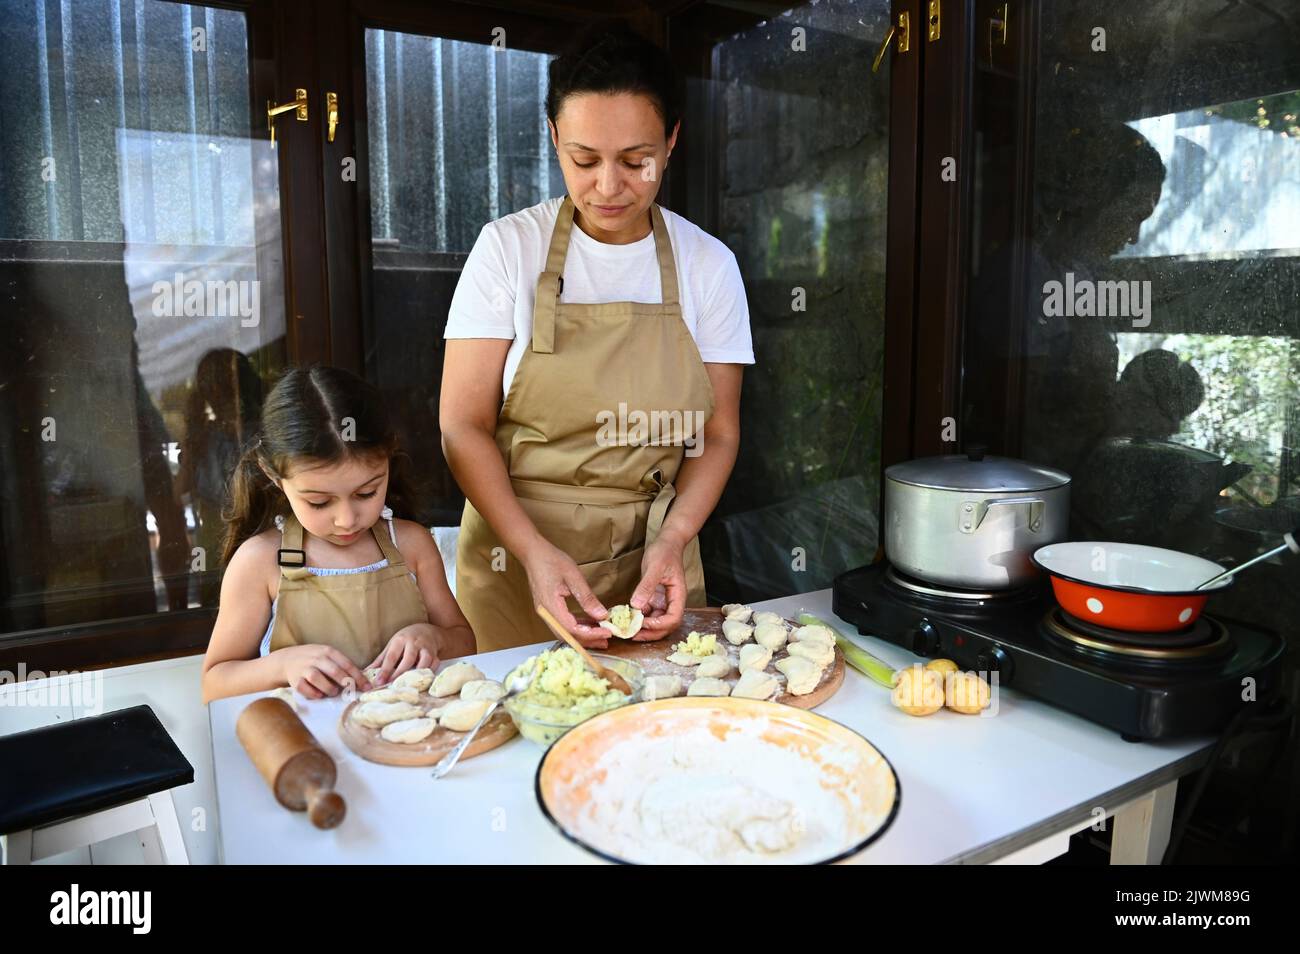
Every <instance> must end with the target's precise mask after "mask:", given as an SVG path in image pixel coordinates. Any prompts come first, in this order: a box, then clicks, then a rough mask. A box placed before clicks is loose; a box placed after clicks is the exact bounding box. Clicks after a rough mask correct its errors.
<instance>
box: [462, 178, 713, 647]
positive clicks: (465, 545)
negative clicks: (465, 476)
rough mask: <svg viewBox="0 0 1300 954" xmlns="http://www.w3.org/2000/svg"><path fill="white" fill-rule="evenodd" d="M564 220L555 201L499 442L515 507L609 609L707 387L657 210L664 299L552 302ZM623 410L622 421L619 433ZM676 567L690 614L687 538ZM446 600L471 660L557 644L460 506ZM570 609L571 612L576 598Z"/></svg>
mask: <svg viewBox="0 0 1300 954" xmlns="http://www.w3.org/2000/svg"><path fill="white" fill-rule="evenodd" d="M573 214H574V209H573V202H572V201H571V200H570V199H569V198H568V197H567V196H566V197H565V199H564V202H563V204H562V205H561V206H560V212H559V216H558V218H557V219H556V222H555V231H554V232H553V233H552V235H551V245H550V249H549V251H548V252H547V256H546V271H544V272H542V274H541V276H540V277H539V278H538V281H537V300H536V302H535V304H534V306H533V338H532V347H531V348H530V349H529V350H527V351H525V352H524V356H523V359H522V360H521V361H520V362H519V367H518V369H517V370H516V371H515V375H514V378H513V379H512V381H511V384H510V393H509V394H507V395H506V399H505V403H504V404H503V405H502V407H501V414H500V417H499V418H498V420H497V428H496V442H497V446H498V447H499V448H500V450H501V455H502V457H503V458H504V460H505V464H506V470H507V472H508V473H509V474H510V483H511V485H512V487H513V488H514V492H515V496H516V497H518V498H519V503H520V505H521V506H522V507H523V509H524V512H525V513H527V514H528V516H529V518H530V519H531V520H532V521H533V523H534V524H535V525H536V526H537V529H538V530H539V531H540V532H541V534H542V536H544V537H545V538H546V539H547V540H548V541H550V542H551V543H553V544H554V545H555V546H557V547H559V548H560V549H561V550H563V551H564V552H565V553H567V554H568V555H569V556H570V557H572V558H573V560H574V562H575V563H577V564H578V568H579V569H580V570H581V571H582V575H583V576H584V577H585V578H586V580H587V583H588V585H589V586H590V587H591V588H592V590H593V592H595V594H596V596H597V598H598V599H599V600H600V601H601V603H603V604H604V605H605V606H606V607H607V608H608V607H610V606H613V605H617V604H619V603H626V602H627V601H628V600H629V599H631V598H632V591H633V590H635V589H636V585H637V584H638V583H639V582H640V581H641V558H642V556H643V555H644V552H645V546H646V544H647V543H650V542H653V541H654V539H655V537H656V536H658V534H659V530H660V528H661V527H662V526H663V522H664V517H665V516H666V515H667V513H668V507H669V505H670V504H671V503H672V501H673V497H674V495H675V491H674V489H673V481H674V480H675V479H676V477H677V471H678V469H679V468H680V467H681V464H682V459H683V457H684V456H685V446H684V442H685V441H688V440H689V439H691V438H695V439H699V438H701V437H702V432H703V428H704V421H706V420H707V419H708V418H709V416H710V415H711V414H712V413H713V387H712V385H711V384H710V382H709V375H708V372H707V371H706V370H705V367H704V362H703V361H702V360H701V359H700V352H699V349H698V348H697V347H696V346H695V341H694V339H693V338H692V337H691V333H690V331H689V330H688V329H687V327H686V323H685V322H684V321H683V320H682V309H681V304H680V301H679V298H678V291H677V268H676V266H675V264H674V262H673V249H672V244H671V243H670V242H669V239H668V230H667V229H666V228H665V227H664V219H663V213H662V212H661V211H660V210H659V207H658V206H657V205H652V206H651V218H652V221H653V225H654V241H655V253H656V255H657V256H658V259H659V281H660V288H661V292H662V298H663V302H662V304H653V303H643V302H632V301H619V302H609V303H607V304H576V303H573V302H561V301H560V300H559V299H560V292H561V290H562V289H563V286H564V280H563V275H564V260H565V256H566V255H567V253H568V249H569V236H570V234H571V231H572V228H573ZM620 406H621V407H620ZM620 411H622V415H621V416H622V418H623V419H624V420H626V421H628V422H630V424H631V425H632V426H629V427H628V428H626V429H622V428H620V427H619V418H620ZM638 412H639V413H640V414H645V415H650V414H653V413H654V412H663V415H664V416H662V417H660V418H659V420H660V421H661V422H662V421H670V422H671V425H670V426H668V427H667V428H664V427H660V428H658V429H657V430H658V435H657V436H656V434H655V430H653V429H651V430H649V431H648V432H647V430H646V429H642V430H641V431H640V432H638V431H637V430H635V427H636V424H637V421H638ZM665 429H667V430H668V433H667V434H665V433H664V430H665ZM620 434H622V435H623V439H619V442H618V443H615V442H614V441H613V440H611V437H614V438H616V439H618V438H619V435H620ZM682 560H683V564H684V567H685V570H686V584H687V605H688V606H702V605H704V602H705V595H704V568H703V565H702V564H701V563H700V546H699V540H698V538H693V539H692V540H691V541H690V543H689V544H687V546H686V548H685V549H684V551H683V554H682ZM456 601H457V602H458V603H459V604H460V608H461V610H462V611H463V612H464V613H465V616H466V618H467V619H468V620H469V623H470V626H471V627H473V630H474V636H475V639H476V640H477V641H478V649H479V652H486V651H489V650H494V649H504V648H506V647H510V646H523V645H527V644H529V643H537V642H541V641H543V640H549V639H554V636H552V635H551V633H550V631H549V630H548V629H547V628H546V625H545V624H544V623H543V622H542V621H541V620H540V619H538V617H537V614H536V612H535V611H534V608H533V598H532V594H531V591H530V589H529V586H528V575H527V573H525V572H524V568H523V565H522V564H521V563H520V562H519V561H518V560H517V559H516V558H515V557H514V555H513V554H507V553H506V551H505V547H504V546H503V545H502V543H501V541H500V539H499V538H498V537H497V535H496V533H495V532H494V531H493V530H492V528H491V527H490V526H489V525H488V523H487V521H486V520H484V519H483V517H482V516H481V515H480V514H479V513H478V511H477V510H475V509H474V507H473V505H472V504H470V503H469V501H466V502H465V512H464V515H463V516H462V517H461V522H460V539H459V542H458V544H457V547H456ZM569 606H570V608H571V609H577V608H578V607H577V603H576V602H574V601H573V600H570V602H569Z"/></svg>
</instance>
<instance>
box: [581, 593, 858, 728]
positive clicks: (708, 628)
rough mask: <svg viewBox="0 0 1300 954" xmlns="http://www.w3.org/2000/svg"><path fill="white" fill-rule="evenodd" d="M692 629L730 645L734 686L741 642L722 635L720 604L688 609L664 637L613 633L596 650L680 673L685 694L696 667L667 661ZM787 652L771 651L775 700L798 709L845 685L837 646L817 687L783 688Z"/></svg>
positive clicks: (658, 672) (652, 670)
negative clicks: (798, 692)
mask: <svg viewBox="0 0 1300 954" xmlns="http://www.w3.org/2000/svg"><path fill="white" fill-rule="evenodd" d="M786 623H788V624H790V625H792V626H798V625H799V624H798V623H795V622H792V621H791V620H786ZM692 630H694V631H695V632H697V633H704V634H708V633H713V634H715V635H716V636H717V637H718V642H719V643H720V644H722V645H725V646H726V647H727V651H728V654H729V655H730V657H731V665H732V667H733V668H732V671H731V675H729V676H727V678H726V680H725V681H726V682H727V683H729V684H730V685H732V686H735V684H736V682H737V681H738V680H739V679H740V672H739V670H737V669H736V668H734V667H735V666H737V665H738V663H739V660H740V646H733V645H731V643H729V642H727V640H726V638H725V637H724V636H723V635H722V609H721V608H720V607H717V606H706V607H700V608H698V609H688V610H686V613H685V615H684V616H683V617H682V625H681V626H680V627H679V628H678V629H677V631H676V632H674V633H670V634H669V635H667V636H665V637H664V638H663V639H658V640H655V641H654V642H645V641H640V640H634V639H615V638H613V637H610V640H609V648H608V649H603V650H597V652H603V653H606V654H607V655H610V656H617V657H619V658H620V659H630V660H632V661H634V662H636V663H638V664H639V665H640V666H641V668H643V669H644V670H645V672H646V675H647V676H680V677H681V679H682V694H683V695H685V693H686V690H687V689H689V688H690V686H691V683H692V682H694V681H695V678H696V677H695V667H694V666H679V665H677V664H676V663H671V662H669V661H668V656H669V655H670V654H671V653H672V651H673V646H674V645H676V644H677V643H680V642H681V641H682V640H684V639H685V638H686V637H687V636H688V635H689V634H690V632H691V631H692ZM753 641H754V640H753V639H752V638H751V639H750V640H749V642H751V643H752V642H753ZM743 645H745V643H741V646H743ZM788 655H789V653H788V652H786V650H785V649H784V648H781V649H779V650H777V651H776V652H775V653H773V654H772V661H771V662H770V663H768V664H767V669H766V671H767V672H769V673H771V674H772V675H774V676H776V678H777V679H778V680H779V681H780V683H781V686H782V691H781V694H780V695H779V696H777V697H776V699H775V700H774V701H776V702H782V703H785V704H786V705H788V706H795V707H796V708H799V709H815V708H816V707H817V706H819V705H821V704H822V703H823V702H825V701H826V700H827V699H829V698H830V697H831V696H833V695H835V692H836V690H838V689H839V688H840V686H841V685H843V683H844V654H843V653H842V652H840V649H839V647H838V646H837V647H835V661H834V662H833V663H831V664H830V665H829V666H827V667H826V669H825V671H823V672H822V679H821V682H820V683H818V684H817V688H816V689H814V690H813V691H812V692H810V693H808V694H806V695H802V696H793V695H791V694H790V693H788V692H786V691H785V689H784V687H785V675H784V674H783V673H781V672H780V671H779V670H778V669H777V668H776V662H777V660H779V659H784V658H785V657H786V656H788Z"/></svg>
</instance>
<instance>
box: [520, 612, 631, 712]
mask: <svg viewBox="0 0 1300 954" xmlns="http://www.w3.org/2000/svg"><path fill="white" fill-rule="evenodd" d="M537 615H538V616H540V617H541V618H542V621H543V622H545V623H546V625H547V626H549V627H551V632H553V633H555V635H556V636H559V637H560V639H562V640H564V641H565V642H566V643H568V644H569V645H570V646H572V647H573V648H574V649H575V650H577V652H578V655H579V656H581V657H582V658H583V661H584V662H586V664H587V665H588V666H590V667H591V671H592V672H594V673H595V674H596V675H597V676H600V678H601V679H604V680H606V681H607V682H608V683H609V684H610V685H611V686H613V687H614V688H615V689H617V690H618V691H619V692H621V693H623V695H625V696H630V695H632V687H631V685H629V684H628V681H627V680H626V679H624V678H623V677H622V676H620V675H619V674H618V673H616V672H615V671H614V670H612V669H610V668H609V667H607V666H602V665H601V664H600V663H598V662H596V660H595V659H593V658H592V657H591V653H589V652H587V649H586V647H585V646H583V645H582V643H580V642H578V641H577V640H576V639H574V638H573V634H572V633H570V632H569V631H568V630H567V629H565V628H564V627H563V626H561V625H560V622H559V620H557V619H556V618H555V617H554V616H552V615H551V611H550V610H548V609H547V608H546V607H545V606H543V605H542V604H541V603H538V604H537Z"/></svg>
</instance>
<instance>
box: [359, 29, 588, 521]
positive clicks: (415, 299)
mask: <svg viewBox="0 0 1300 954" xmlns="http://www.w3.org/2000/svg"><path fill="white" fill-rule="evenodd" d="M365 42H366V104H367V115H368V135H369V147H370V158H369V171H370V221H371V241H372V244H373V253H372V258H371V263H370V265H371V305H370V309H369V311H370V314H369V316H368V325H367V328H366V335H365V339H366V374H367V377H368V378H369V379H370V380H372V381H374V382H375V383H376V384H377V385H379V387H380V388H382V389H383V390H384V392H385V394H386V395H387V398H388V405H389V408H390V409H391V411H392V413H393V415H394V418H395V420H397V421H398V422H399V424H400V425H401V426H404V427H406V428H407V433H405V434H403V435H402V437H403V442H404V444H405V446H406V448H407V450H408V451H409V452H410V454H411V456H412V457H413V458H414V459H415V460H416V461H419V462H420V466H421V468H422V469H424V471H425V475H426V476H427V477H428V478H429V482H430V483H431V484H432V486H431V488H430V490H431V496H432V497H433V498H434V499H433V505H434V509H433V510H432V511H431V512H430V513H428V514H426V515H425V517H426V521H425V522H427V523H430V524H436V525H439V526H456V525H459V523H460V512H461V507H462V506H463V504H464V497H463V496H462V495H461V493H460V490H459V488H458V487H457V486H456V482H455V479H454V478H453V477H452V475H451V471H450V470H449V469H448V468H447V466H446V464H445V462H444V461H443V458H442V449H441V446H440V443H439V440H438V428H437V426H436V425H437V421H438V391H439V388H440V386H441V369H442V353H443V339H442V334H443V330H444V328H445V326H446V321H447V309H448V307H449V306H450V304H451V296H452V292H453V291H454V290H455V288H456V281H457V279H458V278H459V277H460V271H461V268H462V267H463V266H464V264H465V258H466V256H467V255H468V253H469V250H470V248H472V247H473V245H474V240H475V239H476V238H478V234H479V231H480V230H481V229H482V228H483V226H484V225H485V224H486V223H487V222H489V221H491V220H492V219H495V218H498V217H500V216H502V215H508V214H509V213H511V212H515V211H518V210H519V209H524V208H527V207H528V206H531V205H535V204H537V203H538V202H541V201H543V200H544V199H548V198H551V197H552V196H556V195H562V194H563V193H564V177H563V176H562V175H561V173H560V168H559V164H558V163H557V162H556V160H555V154H554V150H553V149H552V148H551V144H550V136H549V134H548V133H547V129H546V70H547V66H548V64H549V63H550V59H551V57H550V56H548V55H547V54H544V53H532V52H528V51H526V50H512V49H500V50H495V49H493V48H492V47H491V46H487V45H484V44H478V43H465V42H461V41H457V40H447V39H442V38H440V37H428V36H415V35H411V34H406V33H395V32H390V31H385V30H373V29H368V30H366V41H365ZM430 425H431V426H430Z"/></svg>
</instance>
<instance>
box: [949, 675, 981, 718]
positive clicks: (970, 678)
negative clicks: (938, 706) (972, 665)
mask: <svg viewBox="0 0 1300 954" xmlns="http://www.w3.org/2000/svg"><path fill="white" fill-rule="evenodd" d="M943 696H944V705H946V706H947V707H948V708H949V709H951V710H952V711H953V712H961V713H963V714H965V715H979V713H980V712H982V711H984V710H985V709H987V708H988V707H989V684H988V683H987V682H985V681H984V680H983V679H982V678H981V677H980V675H979V674H978V673H974V672H952V673H949V674H948V676H947V678H946V679H945V680H944V684H943Z"/></svg>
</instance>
